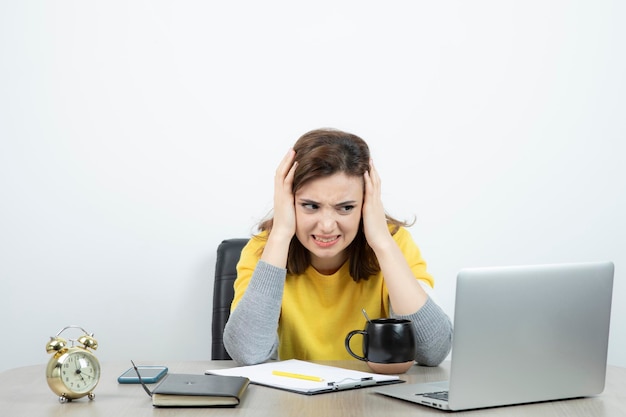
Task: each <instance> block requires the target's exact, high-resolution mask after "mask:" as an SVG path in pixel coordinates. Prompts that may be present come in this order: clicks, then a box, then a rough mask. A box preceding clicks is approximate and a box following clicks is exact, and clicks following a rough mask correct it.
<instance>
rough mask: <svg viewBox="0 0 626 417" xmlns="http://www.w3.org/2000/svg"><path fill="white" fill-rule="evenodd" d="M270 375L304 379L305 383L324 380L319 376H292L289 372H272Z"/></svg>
mask: <svg viewBox="0 0 626 417" xmlns="http://www.w3.org/2000/svg"><path fill="white" fill-rule="evenodd" d="M272 375H277V376H286V377H289V378H297V379H306V380H307V381H317V382H322V381H324V378H320V377H319V376H310V375H302V374H293V373H291V372H284V371H272Z"/></svg>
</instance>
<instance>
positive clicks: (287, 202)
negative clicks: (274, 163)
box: [270, 149, 298, 242]
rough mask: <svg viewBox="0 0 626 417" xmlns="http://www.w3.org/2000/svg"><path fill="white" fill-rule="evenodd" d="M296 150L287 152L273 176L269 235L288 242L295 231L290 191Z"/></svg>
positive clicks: (292, 201) (294, 169)
mask: <svg viewBox="0 0 626 417" xmlns="http://www.w3.org/2000/svg"><path fill="white" fill-rule="evenodd" d="M295 157H296V152H295V151H294V150H293V149H289V152H287V154H286V155H285V157H284V158H283V159H282V161H281V162H280V165H278V168H277V169H276V174H275V176H274V223H273V225H272V231H271V232H270V236H271V237H272V238H273V239H274V238H278V239H286V240H287V241H288V242H290V241H291V238H292V237H293V236H294V235H295V233H296V211H295V206H294V195H293V191H292V187H293V177H294V173H295V171H296V166H297V165H298V163H297V162H294V159H295Z"/></svg>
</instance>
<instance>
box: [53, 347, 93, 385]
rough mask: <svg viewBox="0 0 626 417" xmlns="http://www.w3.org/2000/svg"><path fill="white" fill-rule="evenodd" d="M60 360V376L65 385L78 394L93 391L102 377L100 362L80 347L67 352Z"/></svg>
mask: <svg viewBox="0 0 626 417" xmlns="http://www.w3.org/2000/svg"><path fill="white" fill-rule="evenodd" d="M66 355H67V356H66V357H65V360H62V359H61V360H60V361H59V364H60V367H59V368H58V369H59V377H60V379H61V382H62V383H63V385H65V387H66V388H67V389H68V390H69V391H71V392H74V393H77V394H86V393H88V392H91V391H93V389H94V388H95V387H96V385H98V380H99V379H100V364H99V362H98V360H97V359H96V358H95V357H94V356H93V355H92V354H91V353H89V352H87V351H85V350H82V349H78V350H71V351H70V352H68V353H66Z"/></svg>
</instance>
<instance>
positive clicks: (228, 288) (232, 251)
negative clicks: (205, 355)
mask: <svg viewBox="0 0 626 417" xmlns="http://www.w3.org/2000/svg"><path fill="white" fill-rule="evenodd" d="M248 240H249V239H226V240H223V241H222V243H220V245H219V246H218V247H217V259H216V261H215V283H214V284H213V285H214V287H213V321H212V345H211V359H231V357H230V355H229V354H228V352H226V349H225V348H224V338H223V334H224V326H226V322H227V321H228V317H230V304H231V303H232V301H233V297H234V296H235V290H234V288H233V283H234V282H235V278H237V262H239V257H240V256H241V250H242V249H243V247H244V246H245V245H246V243H248Z"/></svg>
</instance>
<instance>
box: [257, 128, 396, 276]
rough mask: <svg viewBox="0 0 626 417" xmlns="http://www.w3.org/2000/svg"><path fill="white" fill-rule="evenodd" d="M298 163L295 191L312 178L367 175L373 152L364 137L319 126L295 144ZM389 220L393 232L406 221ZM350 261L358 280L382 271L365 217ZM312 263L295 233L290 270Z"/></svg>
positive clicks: (264, 225)
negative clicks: (365, 223)
mask: <svg viewBox="0 0 626 417" xmlns="http://www.w3.org/2000/svg"><path fill="white" fill-rule="evenodd" d="M293 149H294V150H295V151H296V156H295V161H297V162H298V166H297V167H296V171H295V174H294V179H293V188H292V191H293V193H294V194H295V193H296V192H297V191H298V190H299V189H300V188H301V187H302V186H303V185H304V184H306V183H307V182H309V181H312V180H315V179H318V178H324V177H329V176H331V175H334V174H337V173H344V174H346V175H349V176H356V177H360V178H363V175H364V174H365V172H366V171H368V170H369V166H370V165H369V164H370V151H369V147H368V146H367V144H366V143H365V141H364V140H363V139H361V138H360V137H358V136H356V135H353V134H351V133H346V132H342V131H340V130H336V129H317V130H312V131H310V132H308V133H305V134H304V135H302V136H301V137H300V138H299V139H298V140H297V141H296V143H295V145H294V146H293ZM386 217H387V223H388V224H391V225H393V228H392V234H394V233H396V232H397V231H398V228H399V227H400V226H407V225H408V224H407V223H406V222H402V221H399V220H396V219H394V218H392V217H390V216H389V215H386ZM272 225H273V218H269V219H266V220H264V221H262V222H261V223H260V224H259V226H258V228H259V230H260V231H267V232H268V233H269V231H270V230H271V229H272ZM347 250H348V260H349V262H350V275H351V276H352V279H354V280H355V281H357V282H358V281H359V280H360V279H367V278H369V277H370V276H371V275H374V274H376V273H378V272H379V271H380V265H379V264H378V259H377V258H376V255H375V254H374V251H373V250H372V248H371V247H370V245H369V244H368V243H367V239H366V238H365V232H364V231H363V219H362V218H361V222H360V224H359V230H358V232H357V234H356V237H355V238H354V240H353V241H352V243H350V245H349V246H348V248H347ZM309 265H311V255H310V253H309V251H308V250H307V249H306V248H305V247H304V246H303V245H302V243H300V241H299V240H298V238H297V237H296V236H293V237H292V239H291V243H290V245H289V254H288V258H287V271H288V272H289V273H291V274H301V273H303V272H304V271H305V270H306V269H307V268H308V267H309Z"/></svg>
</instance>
